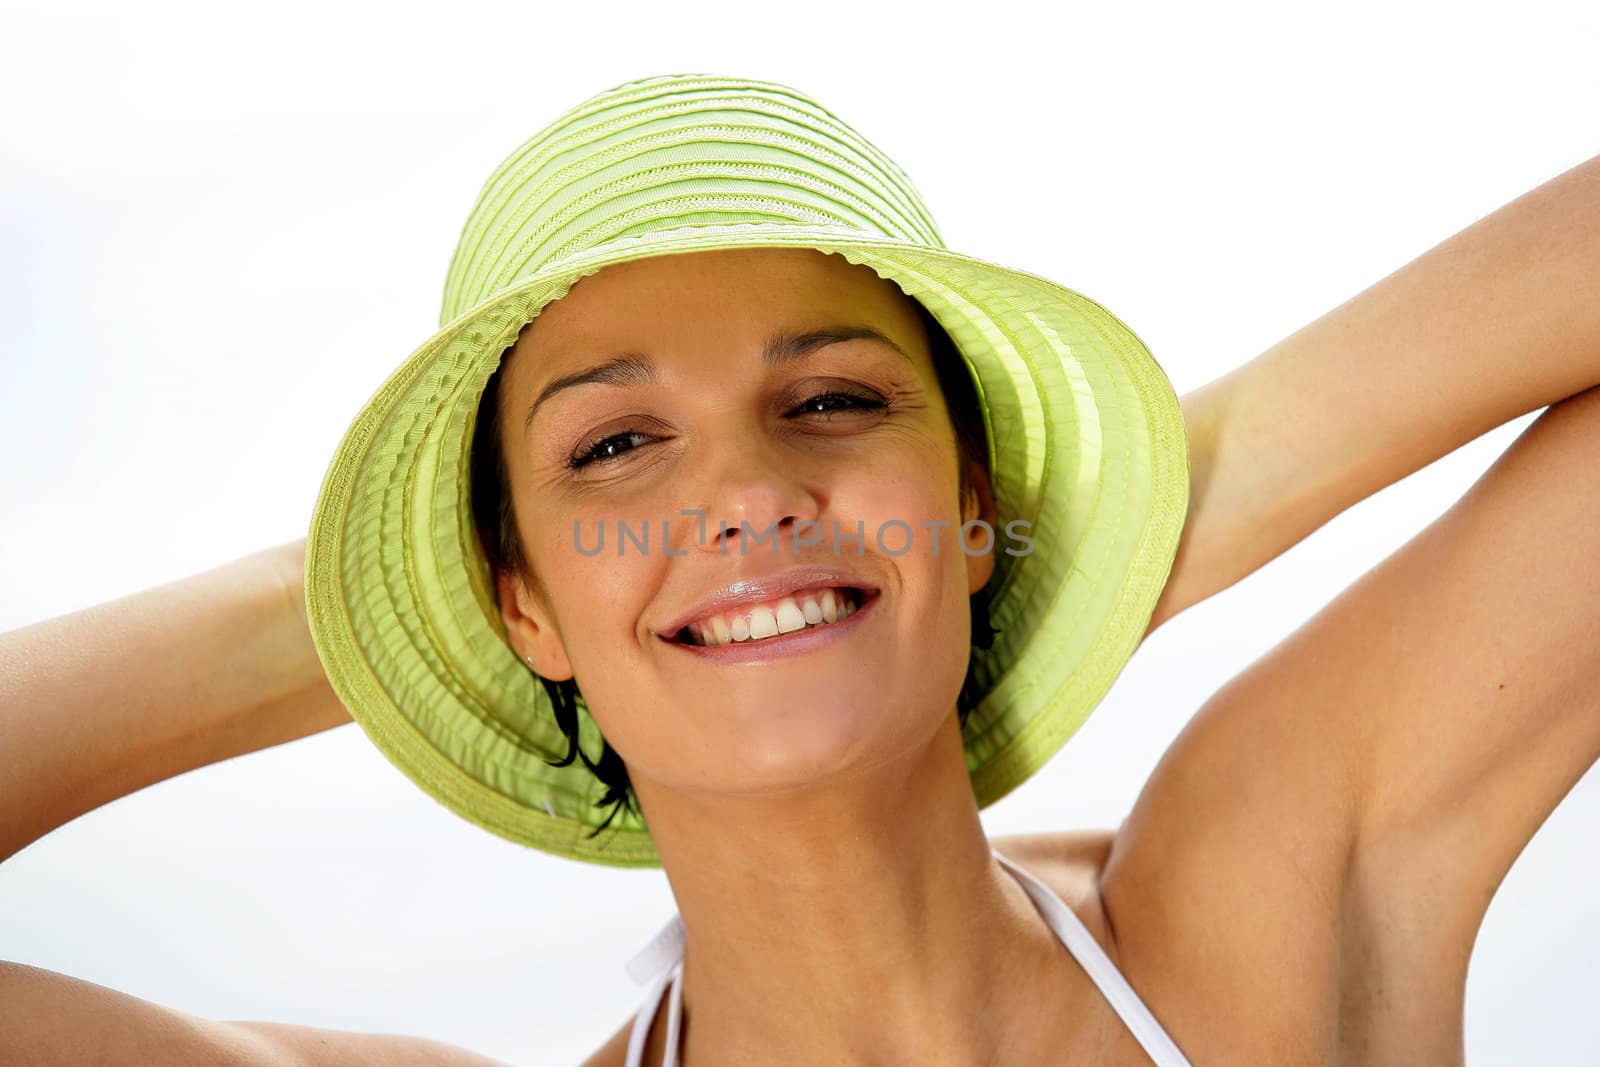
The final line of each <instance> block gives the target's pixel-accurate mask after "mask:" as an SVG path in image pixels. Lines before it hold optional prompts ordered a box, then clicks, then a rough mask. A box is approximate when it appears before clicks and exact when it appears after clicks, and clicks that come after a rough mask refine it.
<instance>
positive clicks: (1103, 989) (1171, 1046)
mask: <svg viewBox="0 0 1600 1067" xmlns="http://www.w3.org/2000/svg"><path fill="white" fill-rule="evenodd" d="M991 851H992V850H991ZM994 856H995V859H997V860H999V861H1000V864H1001V866H1003V867H1005V868H1006V870H1008V871H1010V872H1011V873H1012V874H1013V875H1014V876H1015V877H1016V878H1017V880H1018V881H1020V882H1021V883H1022V887H1023V888H1024V889H1026V890H1027V891H1028V895H1029V896H1030V897H1032V898H1033V901H1034V904H1035V905H1037V906H1038V908H1039V911H1040V912H1041V913H1042V914H1043V915H1044V917H1045V921H1046V922H1048V923H1049V924H1050V926H1051V928H1052V929H1054V930H1055V932H1056V934H1057V935H1058V936H1059V937H1060V938H1061V940H1062V941H1064V942H1066V945H1067V948H1068V950H1069V951H1071V953H1072V955H1073V957H1074V958H1076V959H1077V961H1078V964H1079V966H1081V967H1082V968H1083V969H1084V970H1085V971H1087V972H1088V973H1089V977H1090V978H1092V979H1093V980H1094V984H1095V985H1096V986H1098V987H1099V988H1100V993H1101V995H1102V996H1104V997H1105V998H1106V1000H1108V1001H1110V1002H1111V1006H1112V1007H1113V1008H1115V1009H1116V1012H1117V1014H1118V1015H1120V1016H1122V1021H1123V1022H1124V1023H1126V1024H1127V1027H1128V1029H1129V1030H1131V1031H1133V1036H1134V1037H1136V1038H1138V1039H1139V1044H1140V1045H1142V1046H1143V1047H1144V1050H1145V1052H1147V1053H1149V1054H1150V1058H1151V1059H1153V1060H1155V1062H1156V1067H1190V1064H1189V1061H1188V1060H1187V1059H1185V1058H1184V1055H1183V1053H1182V1052H1180V1051H1179V1050H1178V1046H1177V1045H1176V1044H1175V1043H1174V1042H1173V1040H1172V1038H1171V1037H1169V1036H1168V1035H1167V1032H1166V1031H1165V1030H1163V1029H1162V1028H1161V1024H1160V1023H1158V1022H1157V1021H1156V1017H1155V1016H1154V1015H1152V1014H1151V1012H1150V1009H1149V1008H1148V1007H1146V1006H1145V1003H1144V1001H1143V1000H1140V999H1139V994H1138V993H1136V992H1134V990H1133V987H1132V986H1131V985H1129V984H1128V980H1127V979H1126V978H1124V977H1123V976H1122V972H1121V971H1119V970H1117V966H1116V964H1114V963H1112V962H1111V958H1110V957H1109V956H1107V955H1106V953H1105V950H1104V949H1102V948H1101V947H1100V943H1099V942H1098V941H1096V940H1095V939H1094V935H1093V934H1091V933H1089V928H1088V927H1086V926H1084V925H1083V920H1082V919H1079V918H1078V916H1077V914H1076V913H1075V912H1073V910H1072V909H1071V908H1069V907H1067V905H1066V903H1065V902H1064V901H1062V899H1061V898H1060V897H1058V896H1056V894H1055V892H1054V891H1053V890H1051V889H1050V887H1049V886H1047V885H1045V884H1044V883H1043V882H1041V881H1039V879H1037V878H1035V877H1034V876H1033V875H1031V874H1029V873H1028V872H1027V871H1025V870H1023V869H1022V868H1021V867H1018V866H1017V865H1016V864H1015V863H1012V862H1011V861H1010V860H1008V859H1006V858H1005V857H1004V856H1002V855H1000V853H999V852H995V853H994Z"/></svg>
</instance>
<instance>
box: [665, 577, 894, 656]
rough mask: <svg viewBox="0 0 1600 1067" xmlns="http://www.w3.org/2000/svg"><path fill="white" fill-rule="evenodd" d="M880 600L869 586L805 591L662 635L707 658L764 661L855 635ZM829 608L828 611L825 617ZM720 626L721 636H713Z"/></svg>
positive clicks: (871, 615)
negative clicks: (704, 626)
mask: <svg viewBox="0 0 1600 1067" xmlns="http://www.w3.org/2000/svg"><path fill="white" fill-rule="evenodd" d="M881 599H882V594H881V593H878V592H876V591H873V590H861V589H826V590H822V591H821V592H820V593H817V592H815V591H807V592H805V593H801V594H798V595H790V596H786V597H783V598H781V599H780V600H779V601H778V602H777V604H776V610H774V606H772V605H758V606H756V607H755V608H753V609H750V610H748V611H744V612H741V613H739V614H737V615H736V616H734V618H733V619H732V621H731V622H729V621H728V620H727V619H726V618H725V617H723V616H717V617H715V618H714V619H713V620H712V624H711V628H710V631H709V632H701V633H699V634H697V633H696V632H695V631H696V630H697V629H698V626H697V625H696V626H690V627H685V628H684V630H683V631H680V634H681V635H682V636H681V637H677V636H675V637H672V638H665V639H664V640H665V643H666V644H668V645H670V646H672V647H674V648H681V649H683V650H684V651H686V652H688V653H690V654H692V655H695V656H699V657H701V658H702V659H704V660H705V661H706V662H709V663H764V662H767V661H769V660H772V659H777V658H779V657H783V656H798V655H804V654H806V653H808V652H814V651H817V650H818V649H822V648H827V647H829V646H830V645H833V644H835V643H837V642H839V641H843V640H846V639H847V638H850V637H852V636H854V635H856V634H857V632H858V631H859V630H860V628H861V626H862V625H863V624H864V623H865V622H866V621H867V620H868V618H869V617H874V612H873V608H874V606H876V604H877V603H878V601H879V600H881ZM829 608H831V609H832V614H833V616H834V617H833V619H832V620H831V621H830V620H829V619H828V618H827V616H828V614H829V611H828V609H829ZM813 615H815V616H816V621H814V622H813V621H812V616H813ZM724 627H726V628H727V630H728V634H727V638H726V640H722V639H720V638H719V636H718V635H719V633H720V631H721V630H722V629H723V628H724ZM774 631H775V632H774ZM741 633H743V634H744V636H743V637H741V636H739V635H740V634H741ZM757 634H760V635H762V636H756V635H757ZM702 638H708V639H709V643H707V642H706V641H703V640H702Z"/></svg>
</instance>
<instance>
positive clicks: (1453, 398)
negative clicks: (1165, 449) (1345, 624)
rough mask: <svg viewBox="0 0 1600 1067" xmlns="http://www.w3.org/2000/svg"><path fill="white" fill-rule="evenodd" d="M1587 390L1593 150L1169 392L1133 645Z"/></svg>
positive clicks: (1591, 356) (1594, 225)
mask: <svg viewBox="0 0 1600 1067" xmlns="http://www.w3.org/2000/svg"><path fill="white" fill-rule="evenodd" d="M1597 382H1600V156H1596V157H1594V158H1593V159H1590V160H1588V161H1586V162H1584V163H1582V164H1579V165H1578V166H1576V167H1572V168H1571V169H1569V170H1567V171H1565V172H1564V173H1562V174H1559V175H1557V176H1556V177H1554V178H1552V179H1550V180H1549V181H1547V182H1545V183H1544V184H1542V185H1540V186H1538V187H1537V188H1535V189H1533V190H1531V191H1529V192H1527V193H1525V194H1524V195H1522V196H1520V197H1518V198H1517V199H1515V200H1513V201H1511V202H1510V203H1509V204H1506V205H1505V206H1503V207H1501V208H1499V209H1498V210H1496V211H1494V212H1493V213H1491V214H1489V215H1487V216H1485V217H1484V218H1482V219H1479V220H1478V221H1477V222H1475V223H1473V224H1472V225H1471V226H1468V227H1467V228H1466V229H1464V230H1462V231H1461V232H1459V233H1457V234H1455V235H1454V236H1452V237H1450V238H1449V239H1448V240H1446V241H1443V242H1441V243H1440V244H1438V245H1437V246H1435V247H1434V248H1431V249H1429V250H1428V251H1427V252H1425V253H1423V254H1422V255H1420V256H1418V257H1417V258H1416V259H1414V260H1412V261H1411V262H1409V263H1407V264H1406V265H1405V266H1403V267H1401V268H1400V269H1398V270H1396V271H1394V272H1393V273H1391V274H1389V275H1388V276H1386V277H1384V278H1382V279H1380V280H1378V281H1377V282H1375V283H1373V284H1372V285H1371V286H1369V287H1368V288H1367V289H1365V290H1363V291H1362V292H1360V293H1357V294H1356V295H1355V296H1352V297H1351V298H1350V299H1349V300H1346V301H1345V302H1344V303H1343V304H1340V305H1339V306H1338V307H1336V308H1334V309H1333V310H1331V311H1329V312H1328V313H1327V314H1325V315H1323V316H1322V317H1321V318H1319V319H1317V320H1316V321H1314V322H1312V323H1310V324H1309V325H1307V326H1305V327H1303V328H1301V329H1300V330H1297V331H1296V332H1295V333H1293V334H1291V335H1289V336H1288V337H1286V338H1284V339H1283V340H1282V341H1279V342H1278V343H1277V344H1275V345H1273V346H1272V347H1271V348H1269V349H1267V350H1266V351H1265V352H1263V353H1261V354H1260V355H1258V356H1256V357H1254V358H1253V359H1251V360H1250V361H1249V362H1247V363H1245V364H1243V365H1241V366H1239V367H1237V368H1236V369H1234V370H1233V371H1230V372H1229V373H1228V374H1226V375H1224V376H1222V377H1221V378H1218V379H1217V380H1215V381H1213V382H1210V383H1208V384H1207V385H1205V386H1203V387H1202V388H1200V389H1197V390H1195V391H1193V392H1191V393H1189V394H1187V395H1185V396H1184V397H1183V398H1182V404H1183V412H1184V419H1185V422H1186V425H1187V427H1188V430H1189V450H1190V471H1191V479H1192V489H1191V499H1190V505H1189V515H1188V519H1187V521H1186V523H1185V527H1184V532H1183V537H1182V540H1181V542H1180V543H1179V547H1178V554H1177V558H1176V559H1175V560H1174V562H1173V568H1172V574H1171V576H1170V577H1169V578H1168V581H1167V587H1166V589H1165V590H1164V591H1163V592H1162V595H1161V599H1160V601H1159V602H1158V603H1157V604H1156V607H1155V612H1154V615H1153V617H1152V618H1151V620H1150V625H1149V627H1148V629H1147V630H1146V634H1148V633H1149V632H1150V631H1152V630H1154V629H1156V628H1157V627H1158V626H1160V625H1161V624H1162V623H1163V622H1165V621H1166V620H1168V619H1170V618H1172V617H1173V616H1175V615H1177V614H1179V613H1180V612H1182V611H1183V610H1185V609H1186V608H1188V607H1190V606H1192V605H1194V604H1197V603H1199V602H1200V601H1202V600H1205V599H1206V598H1207V597H1210V596H1212V595H1214V594H1216V593H1219V592H1221V591H1222V590H1224V589H1227V588H1228V587H1230V586H1232V585H1233V584H1234V583H1236V582H1238V581H1240V580H1241V579H1243V578H1245V577H1247V576H1248V575H1250V574H1253V573H1254V572H1255V571H1256V570H1258V569H1259V568H1261V567H1263V566H1265V565H1266V564H1267V563H1269V562H1271V561H1272V560H1274V559H1276V558H1277V557H1278V556H1280V555H1282V554H1283V553H1284V552H1286V551H1288V550H1289V549H1290V548H1292V547H1293V546H1294V545H1297V544H1299V543H1300V542H1301V541H1302V540H1304V539H1305V538H1306V537H1307V536H1309V535H1310V534H1312V533H1313V532H1315V531H1316V530H1317V529H1318V528H1319V527H1321V526H1322V525H1323V524H1325V523H1326V522H1328V521H1329V520H1330V519H1332V518H1334V517H1335V516H1337V515H1339V514H1340V513H1342V512H1344V511H1345V510H1346V509H1348V508H1350V507H1352V506H1353V505H1355V504H1357V503H1359V502H1360V501H1362V500H1365V499H1366V498H1367V497H1369V496H1371V495H1372V494H1374V493H1376V492H1378V491H1379V490H1380V489H1383V488H1385V487H1387V486H1389V485H1391V484H1393V483H1394V482H1397V481H1399V480H1400V479H1401V478H1404V477H1406V476H1407V475H1409V474H1411V473H1413V472H1414V471H1417V470H1420V469H1421V468H1423V467H1426V466H1427V465H1428V464H1430V463H1432V462H1433V461H1434V460H1436V459H1439V458H1440V457H1442V456H1445V455H1447V454H1449V453H1450V452H1453V451H1455V450H1456V449H1457V448H1459V447H1461V446H1462V445H1464V444H1466V443H1468V442H1469V441H1472V440H1474V439H1476V438H1478V437H1479V436H1481V435H1483V434H1485V433H1488V432H1489V431H1490V430H1493V429H1495V428H1496V427H1498V426H1500V425H1502V424H1503V423H1506V422H1509V421H1511V420H1512V419H1514V418H1518V417H1519V416H1522V415H1526V414H1527V413H1528V412H1530V411H1535V410H1537V409H1539V408H1542V407H1545V406H1547V405H1550V404H1555V403H1558V402H1560V401H1562V400H1565V399H1566V398H1567V397H1570V396H1573V395H1575V394H1577V393H1580V392H1582V391H1583V390H1585V389H1587V388H1589V387H1590V386H1592V385H1594V384H1596V383H1597Z"/></svg>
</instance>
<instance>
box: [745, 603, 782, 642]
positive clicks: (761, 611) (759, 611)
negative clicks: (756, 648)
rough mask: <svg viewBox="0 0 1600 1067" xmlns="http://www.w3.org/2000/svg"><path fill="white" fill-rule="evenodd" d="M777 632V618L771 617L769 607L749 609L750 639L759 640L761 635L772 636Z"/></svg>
mask: <svg viewBox="0 0 1600 1067" xmlns="http://www.w3.org/2000/svg"><path fill="white" fill-rule="evenodd" d="M777 632H778V620H777V619H776V618H774V617H773V614H772V609H771V608H766V607H757V608H751V609H750V640H752V641H759V640H760V639H761V638H763V637H772V636H773V635H774V634H776V633H777Z"/></svg>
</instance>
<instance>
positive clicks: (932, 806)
mask: <svg viewBox="0 0 1600 1067" xmlns="http://www.w3.org/2000/svg"><path fill="white" fill-rule="evenodd" d="M639 792H640V798H641V803H642V804H643V805H644V807H645V809H646V816H647V818H648V819H649V821H650V827H651V833H652V836H653V838H654V839H655V842H656V846H657V849H658V851H659V852H660V854H661V857H662V862H663V865H664V866H665V868H666V871H667V874H668V878H669V881H670V882H671V885H672V890H673V895H674V897H675V898H676V900H677V903H678V908H679V913H680V915H681V916H682V919H683V923H684V928H685V931H686V935H687V942H686V948H685V953H684V979H683V982H684V984H683V1002H684V1026H685V1030H684V1043H685V1044H684V1047H685V1050H686V1052H685V1056H684V1058H685V1060H687V1061H689V1062H690V1063H779V1062H795V1061H796V1060H803V1061H805V1062H814V1063H834V1062H840V1063H859V1064H865V1063H874V1062H877V1063H886V1064H887V1063H904V1062H906V1059H905V1057H906V1054H907V1050H916V1051H917V1062H919V1063H933V1062H940V1063H950V1064H975V1063H998V1062H1022V1061H1019V1060H1016V1059H1010V1058H1008V1057H1009V1056H1010V1054H1011V1053H1014V1052H1015V1051H1016V1050H1017V1049H1018V1048H1019V1047H1029V1048H1033V1047H1036V1045H1035V1044H1031V1043H1028V1042H1029V1040H1030V1037H1034V1038H1036V1036H1037V1035H1027V1034H1019V1033H1018V1030H1019V1025H1018V1024H1019V1020H1020V1019H1021V1017H1022V1016H1023V1015H1026V1014H1027V1006H1028V1005H1030V1004H1038V1003H1039V998H1041V997H1046V998H1056V997H1062V998H1066V997H1069V995H1070V992H1071V991H1072V990H1073V989H1077V988H1081V987H1082V984H1083V983H1082V982H1081V981H1080V980H1079V979H1080V978H1081V976H1079V975H1076V974H1074V973H1072V972H1073V971H1074V970H1075V966H1074V964H1073V963H1072V962H1071V960H1070V958H1069V957H1067V956H1066V954H1065V951H1064V950H1063V948H1062V946H1061V945H1060V943H1059V941H1057V939H1056V937H1055V935H1054V933H1053V932H1052V931H1051V930H1050V928H1049V927H1048V925H1047V924H1046V923H1045V922H1044V920H1043V919H1042V917H1041V916H1040V915H1039V914H1038V912H1037V910H1036V909H1035V907H1034V905H1033V903H1032V901H1031V899H1030V898H1029V897H1028V896H1027V894H1026V891H1025V890H1023V889H1022V887H1021V886H1020V885H1018V884H1017V883H1016V882H1015V881H1014V880H1013V879H1012V877H1011V876H1010V874H1009V873H1007V872H1005V871H1004V870H1003V869H1002V868H1001V867H1000V866H999V864H998V863H997V862H996V861H995V860H994V858H993V854H992V853H991V851H990V848H989V843H988V840H987V838H986V837H985V836H984V833H983V827H982V824H981V823H980V821H979V819H978V812H977V806H976V804H975V802H974V800H973V796H972V785H971V780H970V778H969V776H968V772H967V769H966V762H965V754H964V751H963V749H962V744H961V737H960V732H959V728H958V727H957V725H956V721H955V719H954V716H952V717H951V718H950V719H949V721H948V723H947V726H946V727H941V729H940V731H939V734H938V735H937V736H936V737H935V738H934V739H933V740H932V741H931V742H930V744H928V745H927V746H925V747H924V748H923V749H922V750H920V751H918V752H916V753H914V754H913V755H912V756H911V757H909V758H907V759H905V760H902V761H898V762H892V763H886V764H882V765H879V766H877V767H874V768H872V769H871V771H870V772H863V773H861V774H859V775H857V776H854V777H853V778H852V779H851V780H849V781H847V782H842V781H832V782H830V783H827V784H826V786H817V787H807V788H806V789H804V790H792V791H789V792H787V793H785V794H783V795H781V796H777V797H775V796H771V795H768V796H763V797H760V798H748V797H739V798H735V797H730V796H727V795H718V796H715V797H707V796H705V795H698V796H688V795H685V794H683V793H680V792H672V793H666V792H664V791H662V790H661V789H660V787H659V786H655V785H653V784H652V783H643V785H642V786H641V787H640V789H639ZM1019 1001H1020V1003H1019ZM1045 1004H1047V1005H1048V1013H1049V1014H1050V1015H1052V1016H1054V1017H1055V1018H1057V1019H1061V1018H1062V1014H1061V1013H1062V1012H1064V1011H1069V1009H1070V1007H1071V1005H1070V1004H1069V1003H1067V1002H1066V1001H1065V1000H1061V999H1056V1000H1046V1001H1045ZM663 1014H664V1013H663ZM1068 1019H1069V1020H1070V1015H1069V1016H1068ZM658 1022H664V1020H662V1019H658ZM930 1057H931V1058H930Z"/></svg>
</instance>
